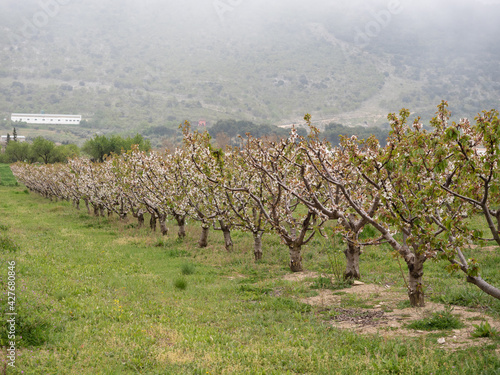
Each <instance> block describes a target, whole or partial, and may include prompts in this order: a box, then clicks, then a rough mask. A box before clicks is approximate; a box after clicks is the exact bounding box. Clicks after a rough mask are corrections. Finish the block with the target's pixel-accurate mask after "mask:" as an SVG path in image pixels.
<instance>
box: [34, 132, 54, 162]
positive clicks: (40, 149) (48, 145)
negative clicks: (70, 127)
mask: <svg viewBox="0 0 500 375" xmlns="http://www.w3.org/2000/svg"><path fill="white" fill-rule="evenodd" d="M55 147H56V146H55V144H54V142H52V141H49V140H48V139H45V138H43V137H36V138H35V139H34V140H33V143H32V144H31V153H32V155H33V156H35V157H37V158H40V159H41V160H42V161H43V162H44V163H45V164H48V163H49V161H50V157H51V154H52V152H53V150H54V148H55Z"/></svg>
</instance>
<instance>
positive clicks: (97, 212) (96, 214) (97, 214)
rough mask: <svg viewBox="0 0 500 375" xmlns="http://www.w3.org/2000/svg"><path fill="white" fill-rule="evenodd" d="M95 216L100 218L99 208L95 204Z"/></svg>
mask: <svg viewBox="0 0 500 375" xmlns="http://www.w3.org/2000/svg"><path fill="white" fill-rule="evenodd" d="M94 216H99V206H98V205H97V204H94Z"/></svg>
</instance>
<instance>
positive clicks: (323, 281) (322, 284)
mask: <svg viewBox="0 0 500 375" xmlns="http://www.w3.org/2000/svg"><path fill="white" fill-rule="evenodd" d="M351 286H352V280H343V279H340V280H339V279H337V280H335V282H332V279H330V278H329V277H323V276H320V277H318V278H316V279H315V280H314V281H313V283H312V285H311V289H331V290H339V289H346V288H350V287H351Z"/></svg>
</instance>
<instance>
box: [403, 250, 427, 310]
mask: <svg viewBox="0 0 500 375" xmlns="http://www.w3.org/2000/svg"><path fill="white" fill-rule="evenodd" d="M424 262H425V256H423V255H415V256H414V257H413V260H412V261H409V262H408V261H407V262H406V264H407V265H408V274H409V278H408V297H409V298H410V305H411V306H412V307H424V306H425V301H424V286H423V284H422V276H423V275H424Z"/></svg>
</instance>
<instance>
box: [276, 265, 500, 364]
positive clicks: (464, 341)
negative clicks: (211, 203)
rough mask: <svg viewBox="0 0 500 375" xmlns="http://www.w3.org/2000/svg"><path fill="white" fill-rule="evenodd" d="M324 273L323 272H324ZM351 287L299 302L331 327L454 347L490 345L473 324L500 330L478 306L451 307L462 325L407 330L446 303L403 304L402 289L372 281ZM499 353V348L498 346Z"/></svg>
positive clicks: (296, 277) (300, 275)
mask: <svg viewBox="0 0 500 375" xmlns="http://www.w3.org/2000/svg"><path fill="white" fill-rule="evenodd" d="M318 276H319V275H318V274H315V273H312V272H308V273H301V272H299V273H296V274H293V275H287V276H286V277H285V278H284V279H285V280H288V281H291V282H299V281H303V280H304V279H306V278H314V277H318ZM323 276H324V275H323ZM357 284H358V285H354V286H352V287H351V288H347V289H341V290H329V289H321V290H318V293H319V294H318V295H317V296H314V297H309V298H304V299H302V300H301V301H302V302H304V303H307V304H309V305H312V306H315V307H317V309H318V314H322V315H323V316H324V317H325V319H327V320H328V321H329V323H330V324H331V325H332V326H333V327H337V328H341V329H349V330H353V331H355V332H357V333H362V334H377V335H380V336H384V337H397V336H399V337H404V336H406V337H408V336H410V337H419V336H424V337H426V338H428V340H433V341H434V342H437V343H438V344H440V345H441V346H442V347H443V348H446V349H449V350H456V349H461V348H467V347H471V346H484V345H489V344H492V343H493V341H492V339H490V338H474V337H472V336H471V333H472V332H474V330H475V327H474V325H479V324H481V323H482V322H488V323H489V324H490V325H491V327H494V328H495V329H496V330H497V331H499V332H500V320H497V319H494V318H492V317H491V316H488V315H486V314H485V313H484V312H483V311H481V310H479V309H471V308H466V307H461V306H453V307H451V308H452V314H454V315H457V316H458V317H459V318H460V320H461V321H462V323H463V324H464V325H465V326H464V328H461V329H455V330H449V331H421V330H414V329H408V328H406V327H405V326H406V325H407V324H408V323H409V322H411V321H413V320H419V319H423V318H425V317H428V316H430V315H431V314H432V313H434V312H439V311H443V310H445V309H446V306H445V305H443V304H439V303H434V302H427V303H426V306H425V307H423V308H410V307H404V306H403V305H404V304H405V301H407V299H408V298H407V296H406V295H405V293H404V290H399V288H395V287H391V286H389V285H385V286H381V285H374V284H364V283H359V282H357ZM497 353H499V355H500V349H497Z"/></svg>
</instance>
